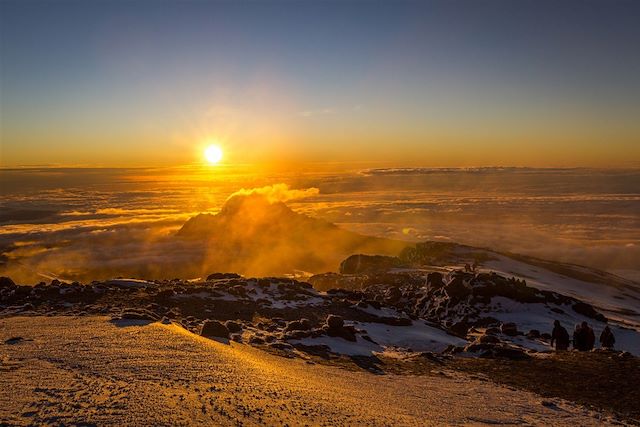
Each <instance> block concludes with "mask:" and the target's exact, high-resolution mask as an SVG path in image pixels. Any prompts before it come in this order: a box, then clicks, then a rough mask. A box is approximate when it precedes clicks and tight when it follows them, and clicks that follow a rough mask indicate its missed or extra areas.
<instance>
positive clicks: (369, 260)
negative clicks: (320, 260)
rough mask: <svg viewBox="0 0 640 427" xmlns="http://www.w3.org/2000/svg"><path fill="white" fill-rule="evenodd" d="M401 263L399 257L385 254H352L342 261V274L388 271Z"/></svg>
mask: <svg viewBox="0 0 640 427" xmlns="http://www.w3.org/2000/svg"><path fill="white" fill-rule="evenodd" d="M400 265H401V261H400V259H399V258H397V257H390V256H384V255H363V254H357V255H351V256H350V257H348V258H347V259H345V260H344V261H342V262H341V263H340V273H341V274H361V273H378V272H386V271H388V270H390V269H392V268H394V267H398V266H400Z"/></svg>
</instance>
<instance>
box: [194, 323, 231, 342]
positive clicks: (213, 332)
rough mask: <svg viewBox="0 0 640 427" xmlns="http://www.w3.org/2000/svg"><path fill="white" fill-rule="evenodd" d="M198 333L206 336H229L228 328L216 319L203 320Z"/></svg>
mask: <svg viewBox="0 0 640 427" xmlns="http://www.w3.org/2000/svg"><path fill="white" fill-rule="evenodd" d="M200 335H201V336H203V337H207V338H229V329H227V327H226V326H225V325H224V324H223V323H222V322H219V321H217V320H205V321H204V323H203V324H202V328H201V329H200Z"/></svg>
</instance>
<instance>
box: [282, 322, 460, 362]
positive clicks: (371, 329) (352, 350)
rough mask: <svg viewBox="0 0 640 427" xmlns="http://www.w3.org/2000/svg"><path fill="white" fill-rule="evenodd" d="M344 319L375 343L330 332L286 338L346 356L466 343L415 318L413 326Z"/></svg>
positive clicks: (425, 349) (420, 349) (437, 348)
mask: <svg viewBox="0 0 640 427" xmlns="http://www.w3.org/2000/svg"><path fill="white" fill-rule="evenodd" d="M345 323H346V324H347V325H353V326H355V327H356V329H361V330H365V331H366V335H368V336H369V337H370V338H371V339H372V340H373V341H375V342H376V343H377V344H374V343H372V342H370V341H367V340H365V339H363V338H362V337H361V336H357V341H356V342H351V341H347V340H345V339H343V338H339V337H329V336H321V337H318V338H305V339H301V340H290V341H289V342H290V343H291V344H297V343H300V344H305V345H326V346H327V347H329V349H330V350H331V351H332V352H333V353H336V354H344V355H349V356H356V355H357V356H372V355H373V354H374V353H381V352H383V351H385V350H386V349H387V348H391V347H393V348H395V349H399V348H402V349H405V350H407V351H433V352H441V351H443V350H444V349H446V348H447V347H448V346H449V345H465V344H466V343H467V341H465V340H463V339H460V338H458V337H454V336H452V335H449V334H447V333H446V332H444V331H442V330H440V329H438V328H434V327H433V326H429V325H426V324H425V323H423V322H420V321H417V322H414V323H413V325H412V326H390V325H385V324H382V323H372V322H345Z"/></svg>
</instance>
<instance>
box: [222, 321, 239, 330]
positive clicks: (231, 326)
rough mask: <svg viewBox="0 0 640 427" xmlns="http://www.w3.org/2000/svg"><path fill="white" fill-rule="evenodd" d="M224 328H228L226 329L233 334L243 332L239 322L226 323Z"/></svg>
mask: <svg viewBox="0 0 640 427" xmlns="http://www.w3.org/2000/svg"><path fill="white" fill-rule="evenodd" d="M224 326H226V328H227V329H228V330H229V332H231V333H236V332H240V331H242V325H241V324H240V323H238V322H234V321H233V320H227V321H226V322H224Z"/></svg>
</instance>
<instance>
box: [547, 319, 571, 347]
mask: <svg viewBox="0 0 640 427" xmlns="http://www.w3.org/2000/svg"><path fill="white" fill-rule="evenodd" d="M554 343H555V349H556V351H562V350H566V349H568V348H569V332H567V330H566V329H565V328H564V327H563V326H562V325H561V324H560V321H559V320H556V321H554V322H553V332H551V347H553V344H554Z"/></svg>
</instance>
